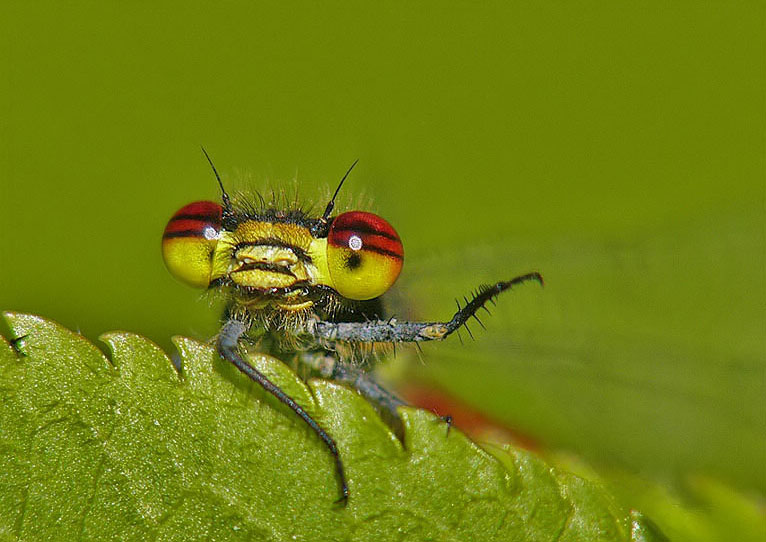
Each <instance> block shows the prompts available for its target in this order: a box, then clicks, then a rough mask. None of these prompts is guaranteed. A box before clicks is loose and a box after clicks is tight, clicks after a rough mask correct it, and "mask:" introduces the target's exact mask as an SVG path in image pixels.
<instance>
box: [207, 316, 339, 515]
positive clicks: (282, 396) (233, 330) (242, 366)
mask: <svg viewBox="0 0 766 542" xmlns="http://www.w3.org/2000/svg"><path fill="white" fill-rule="evenodd" d="M246 331H247V327H246V326H245V324H243V323H242V322H240V321H238V320H229V321H228V322H226V324H224V326H223V328H222V329H221V333H220V334H219V335H218V343H217V349H218V353H219V354H220V356H221V357H222V358H223V359H225V360H226V361H228V362H230V363H232V364H233V365H234V366H235V367H236V368H237V369H239V370H240V371H241V372H243V373H244V374H245V375H246V376H247V377H248V378H250V379H251V380H253V381H254V382H257V383H258V384H259V385H260V386H261V387H263V389H265V390H266V391H267V392H269V393H270V394H272V395H273V396H274V397H276V398H277V399H279V401H281V402H282V403H284V404H285V405H287V406H288V407H289V408H290V409H291V410H293V411H294V412H295V413H296V414H297V415H298V416H300V417H301V419H302V420H303V421H304V422H306V423H307V424H308V426H309V427H311V429H312V430H313V431H314V432H315V433H316V434H317V435H318V436H319V438H321V439H322V440H323V441H324V443H325V445H327V448H328V449H329V450H330V453H331V454H332V456H333V458H334V460H335V470H336V472H337V473H338V481H339V483H340V488H341V497H340V499H338V501H337V502H339V503H342V504H343V505H344V506H345V505H346V504H347V503H348V484H347V483H346V475H345V473H344V470H343V462H342V461H341V459H340V454H339V453H338V446H337V445H336V444H335V441H334V440H333V438H332V437H331V436H330V435H328V434H327V432H326V431H325V430H324V429H322V427H321V426H320V425H319V424H318V423H317V422H316V421H315V420H314V418H312V417H311V415H309V413H308V412H306V411H305V410H304V409H303V407H301V406H300V405H299V404H298V403H296V402H295V401H294V400H293V399H292V398H291V397H290V396H289V395H287V394H286V393H285V392H284V391H282V389H281V388H280V387H279V386H277V385H276V384H274V383H273V382H272V381H271V380H269V379H268V378H266V377H265V376H264V375H263V374H261V373H260V372H259V371H258V370H257V369H256V368H255V367H253V366H252V365H250V364H249V363H248V362H246V361H245V360H244V359H242V357H241V356H240V355H239V353H238V348H237V347H238V345H239V339H240V337H241V336H242V335H243V334H244V333H245V332H246Z"/></svg>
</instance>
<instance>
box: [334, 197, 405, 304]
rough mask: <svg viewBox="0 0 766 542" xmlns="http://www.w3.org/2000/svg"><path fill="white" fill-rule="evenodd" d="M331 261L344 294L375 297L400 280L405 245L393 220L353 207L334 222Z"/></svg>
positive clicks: (357, 297) (345, 295)
mask: <svg viewBox="0 0 766 542" xmlns="http://www.w3.org/2000/svg"><path fill="white" fill-rule="evenodd" d="M327 263H328V265H329V268H330V278H331V279H332V282H333V286H334V287H335V290H336V291H337V292H338V293H339V294H340V295H342V296H343V297H347V298H349V299H356V300H360V301H361V300H365V299H373V298H375V297H378V296H379V295H382V294H383V293H384V292H385V291H386V290H388V289H389V288H390V287H391V286H392V285H393V284H394V282H396V279H397V277H398V276H399V272H400V271H401V270H402V264H403V263H404V248H403V247H402V242H401V240H400V239H399V235H397V233H396V230H394V228H393V227H392V226H391V224H389V223H388V222H386V221H385V220H383V219H382V218H380V217H379V216H378V215H374V214H372V213H365V212H362V211H351V212H348V213H343V214H341V215H338V217H337V218H335V220H333V222H332V225H331V226H330V233H329V234H328V236H327Z"/></svg>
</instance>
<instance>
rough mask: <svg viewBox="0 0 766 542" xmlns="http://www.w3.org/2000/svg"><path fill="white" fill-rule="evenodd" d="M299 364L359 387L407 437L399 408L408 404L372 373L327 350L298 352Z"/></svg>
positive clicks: (332, 378)
mask: <svg viewBox="0 0 766 542" xmlns="http://www.w3.org/2000/svg"><path fill="white" fill-rule="evenodd" d="M298 363H300V364H301V365H303V366H305V367H308V368H310V369H311V370H312V371H313V372H315V373H317V374H319V375H320V376H322V377H323V378H327V379H330V380H333V381H335V382H340V383H341V384H345V385H347V386H349V387H351V388H353V389H355V390H357V391H358V392H359V393H360V394H362V396H364V398H365V399H367V400H368V401H369V402H370V403H371V404H372V405H373V407H374V408H375V410H377V411H378V413H379V414H380V415H381V417H382V418H383V419H384V420H385V421H386V422H387V423H388V424H389V426H390V427H391V428H392V429H393V430H394V432H395V433H396V435H397V436H398V437H399V439H400V440H402V441H403V440H404V426H403V425H402V420H401V418H399V414H398V412H397V411H396V409H397V408H398V407H400V406H404V405H407V403H406V402H405V401H403V400H401V399H400V398H399V397H397V396H396V395H394V394H393V393H391V392H390V391H388V390H387V389H386V388H384V387H383V386H381V385H380V384H379V383H378V381H377V380H376V379H375V377H374V376H373V375H372V374H371V373H369V372H368V371H365V370H363V369H361V368H359V367H354V366H353V365H349V364H347V363H343V362H341V361H338V360H337V359H335V358H334V357H332V356H330V355H327V354H325V353H323V352H302V353H300V354H299V355H298Z"/></svg>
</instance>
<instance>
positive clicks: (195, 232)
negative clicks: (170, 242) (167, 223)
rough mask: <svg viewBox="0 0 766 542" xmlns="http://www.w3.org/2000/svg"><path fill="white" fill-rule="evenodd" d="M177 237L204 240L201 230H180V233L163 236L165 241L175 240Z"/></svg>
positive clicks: (169, 233)
mask: <svg viewBox="0 0 766 542" xmlns="http://www.w3.org/2000/svg"><path fill="white" fill-rule="evenodd" d="M176 237H201V238H204V237H203V235H202V229H201V228H200V229H199V230H180V231H170V232H167V233H166V234H165V235H163V236H162V238H163V239H175V238H176Z"/></svg>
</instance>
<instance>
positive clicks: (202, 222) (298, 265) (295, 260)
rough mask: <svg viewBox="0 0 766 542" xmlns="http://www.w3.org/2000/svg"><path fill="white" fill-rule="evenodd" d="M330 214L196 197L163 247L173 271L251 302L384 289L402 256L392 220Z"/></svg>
mask: <svg viewBox="0 0 766 542" xmlns="http://www.w3.org/2000/svg"><path fill="white" fill-rule="evenodd" d="M323 220H324V219H312V218H308V217H306V216H304V215H303V214H302V213H299V212H296V211H292V212H281V211H278V210H274V209H265V210H263V212H260V213H253V212H249V211H248V212H245V211H237V210H230V211H224V209H223V208H222V207H221V206H220V205H219V204H217V203H214V202H210V201H198V202H194V203H191V204H189V205H186V206H184V207H182V208H181V209H180V210H179V211H178V212H177V213H176V214H175V215H173V217H171V219H170V221H169V222H168V224H167V226H166V228H165V233H164V235H163V237H162V253H163V258H164V260H165V264H166V265H167V267H168V269H169V270H170V272H171V273H172V274H173V275H174V276H175V277H176V278H178V279H179V280H181V281H183V282H185V283H187V284H189V285H191V286H195V287H198V288H214V287H218V286H220V287H230V288H232V289H233V290H234V292H235V295H236V297H237V299H238V302H239V303H240V304H243V305H248V306H250V307H252V308H256V309H257V308H261V307H265V306H267V305H268V306H271V307H274V308H278V309H283V310H299V309H305V308H308V307H310V306H311V305H312V304H313V299H315V298H316V294H317V292H321V291H326V290H327V288H329V289H331V290H333V291H334V292H335V293H337V294H338V295H340V296H342V297H344V298H346V299H349V300H354V301H363V300H369V299H373V298H376V297H379V296H380V295H382V294H383V293H384V292H386V291H387V290H388V289H389V288H390V287H391V285H393V283H394V282H395V281H396V279H397V277H398V276H399V273H400V271H401V269H402V264H403V262H404V250H403V247H402V242H401V240H400V239H399V236H398V234H397V233H396V231H395V230H394V228H393V227H392V226H391V225H390V224H389V223H388V222H386V221H385V220H384V219H383V218H381V217H379V216H377V215H374V214H372V213H367V212H362V211H351V212H347V213H343V214H340V215H338V216H337V217H335V218H334V219H332V220H331V221H329V223H328V224H327V225H326V227H317V226H318V225H319V226H322V225H323V224H322V221H323Z"/></svg>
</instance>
